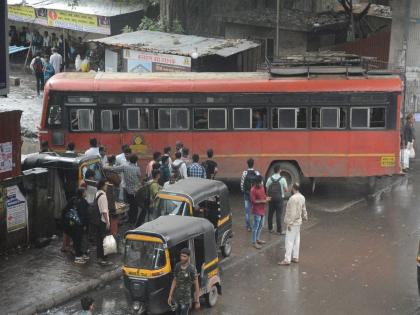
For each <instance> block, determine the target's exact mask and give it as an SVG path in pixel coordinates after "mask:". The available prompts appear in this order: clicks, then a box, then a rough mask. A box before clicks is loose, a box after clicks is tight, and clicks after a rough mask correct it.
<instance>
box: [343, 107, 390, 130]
mask: <svg viewBox="0 0 420 315" xmlns="http://www.w3.org/2000/svg"><path fill="white" fill-rule="evenodd" d="M350 118H351V128H385V121H386V115H385V108H384V107H353V108H352V109H351V117H350Z"/></svg>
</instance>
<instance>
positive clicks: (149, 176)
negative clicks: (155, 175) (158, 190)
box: [146, 151, 162, 180]
mask: <svg viewBox="0 0 420 315" xmlns="http://www.w3.org/2000/svg"><path fill="white" fill-rule="evenodd" d="M161 156H162V153H160V152H159V151H156V152H154V153H153V159H152V160H151V161H150V162H149V163H147V166H146V176H147V179H148V180H150V179H152V171H153V165H155V164H159V161H160V158H161Z"/></svg>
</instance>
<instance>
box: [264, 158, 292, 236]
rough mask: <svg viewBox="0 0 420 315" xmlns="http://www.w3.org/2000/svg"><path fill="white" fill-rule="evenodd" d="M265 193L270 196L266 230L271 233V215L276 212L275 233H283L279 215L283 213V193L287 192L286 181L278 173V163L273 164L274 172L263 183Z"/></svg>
mask: <svg viewBox="0 0 420 315" xmlns="http://www.w3.org/2000/svg"><path fill="white" fill-rule="evenodd" d="M265 187H266V188H267V195H268V196H269V197H271V201H270V203H269V210H268V230H269V232H270V233H273V215H274V213H275V214H276V226H277V234H283V232H282V228H281V217H282V214H283V199H284V193H285V192H288V188H287V182H286V179H285V178H284V177H282V176H281V175H280V165H275V166H274V174H273V175H271V176H270V178H269V179H268V180H267V183H266V185H265Z"/></svg>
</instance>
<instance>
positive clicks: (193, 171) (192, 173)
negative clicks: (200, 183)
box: [188, 154, 206, 178]
mask: <svg viewBox="0 0 420 315" xmlns="http://www.w3.org/2000/svg"><path fill="white" fill-rule="evenodd" d="M192 161H193V163H192V164H191V166H190V167H189V168H188V176H189V177H198V178H206V171H205V170H204V167H202V166H201V165H200V164H198V161H200V156H199V155H198V154H193V156H192Z"/></svg>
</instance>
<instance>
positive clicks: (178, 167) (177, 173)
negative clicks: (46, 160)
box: [172, 162, 185, 181]
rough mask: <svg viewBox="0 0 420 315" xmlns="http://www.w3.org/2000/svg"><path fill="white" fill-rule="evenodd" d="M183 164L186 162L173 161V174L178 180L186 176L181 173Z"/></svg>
mask: <svg viewBox="0 0 420 315" xmlns="http://www.w3.org/2000/svg"><path fill="white" fill-rule="evenodd" d="M182 164H185V162H181V163H179V164H177V165H175V164H174V163H172V175H173V177H175V180H177V181H178V180H180V179H183V178H184V176H183V175H182V173H181V166H182Z"/></svg>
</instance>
